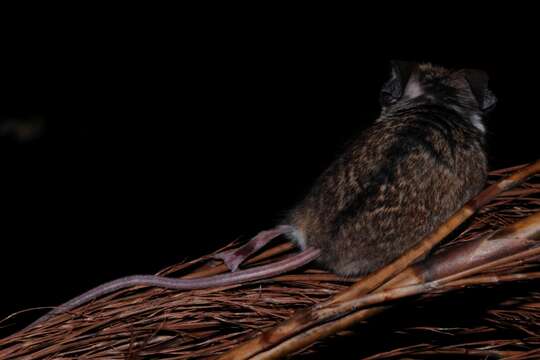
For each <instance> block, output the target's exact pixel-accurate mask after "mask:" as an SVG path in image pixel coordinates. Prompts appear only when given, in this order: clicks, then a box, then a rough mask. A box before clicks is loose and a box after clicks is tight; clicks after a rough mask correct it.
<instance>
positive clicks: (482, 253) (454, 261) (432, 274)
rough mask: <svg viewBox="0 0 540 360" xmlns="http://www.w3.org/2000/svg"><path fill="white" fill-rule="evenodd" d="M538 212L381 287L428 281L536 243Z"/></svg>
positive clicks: (539, 229)
mask: <svg viewBox="0 0 540 360" xmlns="http://www.w3.org/2000/svg"><path fill="white" fill-rule="evenodd" d="M538 240H540V212H538V213H535V214H533V215H531V216H528V217H526V218H524V219H522V220H520V221H517V222H515V223H513V224H511V225H508V226H507V227H505V228H503V229H501V230H498V231H495V232H494V233H492V234H490V235H488V236H485V237H483V238H481V239H478V240H475V241H470V242H467V243H464V244H462V245H460V246H456V247H454V248H451V249H449V250H446V251H443V252H442V253H439V254H437V255H434V256H431V257H430V258H428V259H426V260H425V261H422V262H421V263H418V264H416V265H414V266H411V267H409V268H407V269H406V270H405V271H402V272H401V273H400V274H399V275H397V276H396V277H394V278H393V279H392V280H390V281H388V282H387V283H386V284H384V286H383V287H382V288H385V289H387V288H392V287H398V286H405V285H411V284H417V283H421V282H428V281H431V280H435V279H440V278H443V277H445V276H449V275H451V274H454V273H456V272H460V271H463V270H466V269H467V268H470V267H471V266H478V265H481V264H482V263H483V262H486V261H493V260H494V259H497V258H501V257H503V256H505V255H507V254H515V253H517V252H519V251H522V250H525V249H527V248H529V247H531V246H535V245H537V244H540V242H539V241H538Z"/></svg>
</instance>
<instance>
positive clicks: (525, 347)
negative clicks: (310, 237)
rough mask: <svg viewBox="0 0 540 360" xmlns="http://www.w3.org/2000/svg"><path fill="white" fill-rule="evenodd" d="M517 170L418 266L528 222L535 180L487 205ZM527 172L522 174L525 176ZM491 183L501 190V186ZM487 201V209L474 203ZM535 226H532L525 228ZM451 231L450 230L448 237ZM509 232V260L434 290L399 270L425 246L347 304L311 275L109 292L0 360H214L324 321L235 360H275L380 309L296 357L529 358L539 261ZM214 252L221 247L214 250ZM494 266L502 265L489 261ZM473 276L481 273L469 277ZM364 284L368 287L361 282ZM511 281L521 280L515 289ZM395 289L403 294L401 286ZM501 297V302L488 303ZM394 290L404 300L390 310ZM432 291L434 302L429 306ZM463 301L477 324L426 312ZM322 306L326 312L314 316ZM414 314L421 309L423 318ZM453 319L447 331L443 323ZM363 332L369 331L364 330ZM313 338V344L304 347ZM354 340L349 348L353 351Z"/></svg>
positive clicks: (202, 266) (539, 309)
mask: <svg viewBox="0 0 540 360" xmlns="http://www.w3.org/2000/svg"><path fill="white" fill-rule="evenodd" d="M523 169H524V167H523V166H520V167H514V168H510V169H502V170H498V171H494V172H492V173H491V176H490V182H491V184H492V187H491V188H489V189H488V193H487V194H488V195H489V196H487V197H484V198H480V201H478V198H477V200H476V202H474V203H473V205H474V206H475V207H477V208H480V210H479V211H478V212H477V213H476V214H475V215H473V211H470V210H468V211H466V212H464V213H462V214H461V215H460V216H461V217H460V218H459V221H456V222H454V223H453V224H454V227H453V228H446V229H444V231H443V232H441V234H439V236H438V237H439V238H438V239H437V240H436V241H433V242H432V243H431V245H430V247H432V246H434V245H435V244H436V243H437V242H438V241H440V240H441V239H442V238H444V237H445V236H446V235H448V234H450V236H449V237H448V238H447V239H446V240H445V242H444V243H442V244H440V245H438V246H437V248H435V249H434V252H433V255H432V256H431V257H430V258H429V259H435V258H436V257H439V256H440V257H441V259H442V258H443V257H444V256H445V254H448V252H452V251H457V252H459V251H460V249H463V248H462V246H470V244H482V243H483V244H484V245H485V244H486V241H488V240H486V239H487V238H488V237H490V238H491V239H492V240H493V239H496V238H497V236H498V235H496V234H495V231H496V230H499V229H502V228H503V227H507V228H508V229H512V224H516V223H518V224H524V221H525V222H526V221H527V220H524V219H532V220H535V219H536V218H535V214H536V213H537V212H538V211H540V176H534V177H531V178H530V179H529V180H528V181H527V182H525V183H522V184H521V185H519V186H517V187H515V188H514V189H512V190H508V191H505V192H502V193H500V194H498V195H497V196H496V197H495V198H493V196H494V195H495V194H496V193H497V191H496V190H497V189H498V190H504V189H505V188H506V187H507V186H509V185H514V184H511V183H510V182H508V181H506V182H504V181H503V182H502V183H501V182H497V181H499V180H500V179H501V178H502V177H503V176H507V175H508V174H511V173H516V172H517V173H518V174H520V173H521V174H522V175H519V176H515V177H514V178H513V179H514V180H515V181H516V182H518V181H521V180H523V178H524V177H526V176H528V175H530V174H531V173H532V172H529V173H528V174H525V175H523V174H524V172H523ZM528 169H529V170H530V167H529V168H528ZM501 184H503V185H504V188H501ZM488 198H489V199H490V201H489V202H487V201H488V200H486V199H488ZM486 202H487V203H486ZM536 217H537V216H536ZM467 218H470V219H469V220H468V222H467V223H465V224H464V225H461V226H460V227H458V226H459V224H460V223H461V222H463V221H464V220H466V219H467ZM520 221H521V222H520ZM535 223H536V222H535V221H532V224H535ZM530 226H534V225H530ZM456 227H457V228H458V230H454V229H455V228H456ZM514 228H515V226H514ZM525 228H527V227H525ZM531 228H532V227H528V229H531ZM508 229H507V230H508ZM514 230H515V231H517V234H520V236H518V237H515V236H514V237H513V236H508V234H516V232H511V231H510V233H508V232H507V234H506V235H505V234H504V232H503V233H502V235H504V236H498V238H499V239H500V241H509V242H508V244H510V243H511V244H514V245H515V247H514V248H511V249H513V250H512V251H513V253H512V252H511V251H510V250H511V249H510V248H508V249H509V250H508V251H509V252H508V253H506V254H505V253H504V252H501V251H499V253H498V254H499V255H500V256H499V255H497V256H495V255H494V254H495V250H496V249H495V248H494V247H492V248H491V250H492V251H493V253H492V255H493V256H492V257H491V258H488V259H487V260H486V261H485V262H484V263H476V267H477V268H476V270H475V271H471V267H470V266H469V267H467V266H465V267H463V266H462V267H461V268H459V267H457V266H456V267H454V268H453V269H458V268H459V269H460V271H458V272H457V274H459V273H461V274H462V275H461V276H457V275H455V274H456V272H454V273H453V274H454V276H455V277H454V278H450V279H448V278H447V279H446V280H444V281H443V282H439V283H436V284H434V283H433V280H434V279H436V277H435V278H433V277H430V276H431V275H429V276H427V275H428V273H422V270H421V269H420V267H418V266H419V265H417V266H416V268H413V269H410V270H405V271H404V269H405V268H406V267H407V266H408V265H409V264H410V263H411V262H413V261H414V260H415V259H416V258H417V257H418V256H421V255H422V254H423V252H425V251H427V250H429V248H430V247H424V248H422V251H419V252H417V253H416V255H414V256H410V257H409V258H408V259H407V261H404V262H403V263H401V265H400V267H399V268H397V267H395V268H394V269H392V271H391V272H389V273H387V274H386V275H384V276H380V275H379V277H378V278H377V281H374V282H372V283H366V279H363V282H362V283H361V287H360V288H361V289H362V291H358V289H359V287H358V285H357V286H356V287H354V288H353V289H354V290H353V291H354V295H353V296H351V294H353V293H349V295H347V296H344V295H343V294H344V293H345V291H347V290H348V289H349V288H350V286H351V285H352V284H353V283H354V282H355V281H356V280H358V279H344V278H340V277H338V276H335V275H333V274H330V273H327V272H324V271H321V270H319V269H317V268H316V267H315V266H306V267H304V268H302V269H299V270H297V271H294V272H292V273H289V274H286V275H280V276H276V277H273V278H271V279H266V280H260V281H256V282H252V283H247V284H241V285H231V286H227V287H221V288H213V289H205V290H192V291H172V290H164V289H157V288H144V287H138V288H132V289H126V290H121V291H118V292H116V293H114V294H111V295H109V296H106V297H103V298H101V299H98V300H96V301H93V302H91V303H89V304H87V305H84V306H82V307H80V308H78V309H76V310H74V311H71V312H69V313H64V314H60V315H58V316H55V317H53V318H51V319H48V320H47V321H44V322H43V323H40V324H39V325H38V326H36V327H33V328H30V329H28V330H25V331H23V332H17V333H14V334H13V335H11V336H8V337H6V338H4V339H0V358H1V359H24V358H27V359H47V358H50V359H52V358H54V359H59V358H61V359H67V358H84V359H125V358H131V359H136V358H146V357H149V358H157V359H188V358H215V357H216V356H220V355H225V354H226V353H227V352H230V351H231V350H233V349H235V351H238V350H239V349H240V350H241V349H242V346H240V345H241V344H245V342H246V341H248V340H249V341H251V343H253V341H254V339H258V337H257V336H258V335H260V334H261V331H268V330H269V329H272V328H274V327H275V326H276V325H277V324H280V323H281V324H287V323H288V322H287V320H288V319H290V318H291V317H293V316H295V314H297V313H298V312H299V311H302V313H304V312H305V311H306V309H319V310H321V311H322V314H323V315H324V316H326V317H321V318H320V319H323V318H324V321H319V322H312V323H310V324H309V326H306V327H305V328H303V329H299V328H296V329H295V331H292V332H291V333H290V334H291V336H285V337H283V339H281V340H280V341H275V342H273V343H272V342H270V343H267V344H270V346H266V345H265V347H263V348H260V349H258V350H257V351H255V352H253V353H252V354H248V355H246V356H245V358H250V357H253V356H257V357H259V358H272V356H274V355H272V354H271V353H272V351H276V349H277V352H276V353H274V354H278V355H279V354H281V355H283V354H290V353H291V351H299V350H300V349H299V348H297V347H291V348H287V344H286V343H287V341H291V340H293V341H295V336H297V335H299V334H301V335H303V336H305V335H306V334H307V335H309V334H311V333H314V332H317V331H319V330H320V329H321V326H319V325H322V326H329V325H330V326H332V325H335V324H336V322H339V321H342V320H343V319H346V318H347V317H351V316H353V317H354V316H357V317H358V318H356V319H354V321H352V322H351V324H352V323H357V322H358V321H359V320H365V319H367V318H368V316H373V315H375V314H380V313H382V312H383V310H390V311H389V312H385V313H384V314H383V315H382V316H379V317H377V323H376V324H372V323H370V321H368V322H367V323H365V324H363V325H360V326H356V327H354V328H353V331H343V330H345V329H349V326H350V325H349V324H347V325H346V326H344V327H343V328H342V327H338V328H337V330H336V329H334V330H333V331H331V332H329V333H328V335H330V334H333V335H334V336H332V337H330V338H329V339H327V340H324V341H318V342H316V343H314V341H310V342H308V343H307V344H308V345H310V347H309V348H304V349H303V350H302V353H301V354H302V355H301V356H307V357H309V356H314V354H317V353H320V352H324V351H325V349H327V348H330V349H331V348H332V343H334V342H336V341H341V342H347V340H348V339H354V340H352V344H353V346H354V349H355V352H356V354H357V356H355V358H358V357H359V356H364V357H369V358H372V359H379V358H380V359H385V358H403V357H417V358H423V357H429V356H438V355H441V356H442V355H448V356H450V357H451V358H452V356H453V358H456V357H457V355H459V356H465V355H464V354H467V355H470V356H476V357H487V358H489V357H493V358H496V357H502V356H504V357H509V356H511V358H516V359H528V358H534V356H535V354H536V355H537V356H538V353H539V351H538V348H539V344H540V341H539V336H540V330H539V329H538V323H539V322H540V293H538V292H535V291H534V290H533V289H534V287H535V286H537V284H538V281H536V282H534V281H535V280H534V278H536V277H537V275H538V272H539V271H540V265H539V264H540V259H539V254H538V253H537V252H536V251H537V248H535V247H534V244H533V243H531V241H535V240H534V236H532V235H534V234H532V235H531V234H527V236H523V235H525V234H526V232H524V231H523V227H519V226H518V228H517V229H514ZM520 231H521V232H520ZM499 235H501V233H499ZM535 236H536V235H535ZM505 239H506V240H505ZM516 239H517V240H516ZM493 244H494V242H493ZM489 245H491V244H489ZM234 246H237V244H236V243H232V244H229V245H228V246H227V248H230V247H234ZM488 248H489V247H488ZM479 249H480V250H481V249H482V248H479ZM484 249H486V248H484ZM222 250H224V249H220V250H218V251H222ZM480 250H478V251H480ZM499 250H500V247H499ZM218 251H216V253H217V252H218ZM291 251H294V249H293V246H292V245H290V244H288V243H281V244H278V245H276V246H274V247H272V248H271V249H269V250H267V251H265V252H263V253H262V254H260V255H258V256H254V257H253V258H252V259H250V260H248V262H247V263H246V266H257V265H261V264H266V263H268V262H270V261H275V260H276V259H280V258H282V257H283V256H286V255H287V254H289V253H290V252H291ZM461 251H463V250H461ZM527 251H528V252H527ZM507 255H508V256H507ZM510 255H514V258H509V256H510ZM211 258H212V254H209V255H206V256H203V257H201V258H199V259H196V260H193V261H190V262H187V263H183V264H178V265H174V266H171V267H169V268H167V269H164V270H163V271H161V272H160V273H159V274H160V275H164V276H175V277H184V278H189V277H198V276H209V275H212V274H218V273H223V272H225V271H227V269H226V267H225V266H224V265H217V266H215V265H214V262H213V260H211ZM504 258H506V261H502V260H501V259H504ZM427 261H428V262H429V261H430V260H427ZM445 261H446V260H445ZM496 261H499V262H498V263H497V262H496ZM440 264H442V260H441V261H438V262H435V265H433V263H432V265H430V266H431V269H433V267H434V266H436V265H440ZM462 265H463V264H462ZM480 266H484V268H478V267H480ZM464 269H466V270H464ZM464 271H469V272H468V273H464ZM398 273H400V274H401V275H400V276H399V277H396V278H394V280H392V281H391V282H389V285H385V286H382V287H380V285H381V284H384V283H385V282H386V281H387V280H388V279H390V278H392V276H393V275H395V274H398ZM379 274H380V273H379ZM423 276H424V277H423ZM425 276H427V277H425ZM367 279H368V281H370V280H369V277H368V278H367ZM371 279H373V277H371ZM381 279H382V280H381ZM521 280H527V281H529V282H528V283H525V284H523V281H521ZM371 281H372V280H371ZM497 281H499V282H501V281H505V283H504V284H496V285H495V284H494V282H497ZM366 284H368V285H369V286H366ZM391 284H393V286H391ZM479 284H484V286H483V287H482V288H480V289H477V288H475V289H469V288H467V290H463V288H464V287H465V286H471V285H479ZM529 284H533V285H529ZM405 285H409V287H408V288H407V287H404V286H405ZM411 286H416V288H412V287H411ZM378 287H379V288H380V289H381V290H379V292H373V293H372V295H366V294H368V293H369V291H370V290H372V289H377V288H378ZM366 289H369V290H366ZM404 289H405V290H404ZM459 289H461V290H459ZM501 289H504V290H501ZM412 290H415V291H416V292H415V291H412ZM348 291H351V290H350V289H349V290H348ZM381 291H384V293H382V292H381ZM448 291H451V292H450V293H448ZM501 291H502V293H503V294H506V295H505V296H500V295H501V294H499V293H501ZM405 292H407V296H409V299H407V300H406V301H403V300H400V301H398V302H396V300H398V299H401V298H402V296H401V295H403V294H404V293H405ZM441 293H445V295H444V296H440V295H441ZM470 293H475V294H476V295H478V297H479V298H480V299H485V300H486V301H485V304H484V303H483V304H482V306H481V307H480V308H481V310H478V311H479V314H476V313H475V316H472V317H469V318H467V316H466V315H465V317H466V318H465V319H463V316H460V313H462V314H465V313H466V311H465V310H466V309H467V303H465V304H463V305H461V306H460V307H459V311H456V314H455V317H453V318H452V319H448V318H447V317H445V316H441V317H440V319H436V317H434V316H433V313H434V312H435V313H437V312H438V311H440V313H441V314H444V313H447V312H448V310H447V307H445V306H447V304H445V301H448V299H452V301H453V302H456V301H461V300H460V299H468V300H470V299H469V298H468V297H467V294H470ZM337 294H340V295H339V297H337V298H334V299H336V300H332V301H329V299H331V298H332V297H333V296H335V295H337ZM381 294H384V295H381ZM494 294H497V296H494ZM413 295H414V296H413ZM369 296H371V298H369ZM411 296H413V297H412V298H411ZM351 301H356V303H353V302H351ZM325 304H331V306H330V307H324V306H322V305H325ZM315 305H316V306H315ZM395 305H399V306H395ZM347 306H348V308H347ZM366 306H367V308H366ZM420 307H421V308H420ZM426 308H430V309H431V310H430V312H429V314H427V315H426V316H424V315H423V313H424V312H425V309H426ZM474 308H475V309H478V307H474ZM401 309H406V310H404V311H406V312H407V315H408V316H398V315H396V312H397V311H398V310H401ZM419 309H421V311H420V310H419ZM338 310H339V311H338ZM340 311H341V312H340ZM359 314H360V315H359ZM296 316H298V315H296ZM17 319H18V317H17V316H12V317H9V318H8V319H5V320H4V321H3V322H2V323H0V325H3V326H7V325H9V324H10V323H13V322H16V321H17ZM397 320H399V321H397ZM289 321H290V320H289ZM456 321H457V322H459V324H454V322H456ZM449 324H450V325H449ZM374 325H376V328H377V329H378V330H377V331H374ZM368 329H369V330H368ZM338 331H339V332H338ZM375 334H382V335H384V336H385V338H392V339H394V338H395V339H397V340H396V341H395V343H392V342H383V343H381V342H378V341H375V340H373V339H372V337H373V336H376V335H375ZM434 334H435V335H437V340H436V341H432V340H430V339H433V336H434ZM321 338H322V337H318V336H315V337H314V339H321ZM303 339H306V337H304V338H303ZM358 339H361V342H359V340H358ZM266 340H268V339H265V341H266ZM270 340H271V339H270ZM296 340H298V339H296ZM313 343H314V344H313ZM398 343H399V344H398ZM284 345H285V347H283V346H284ZM244 346H245V345H244ZM280 346H281V348H279V347H280ZM302 347H305V346H302ZM280 349H281V350H280ZM283 349H286V352H284V353H281V352H280V351H283ZM293 349H296V350H293ZM257 353H258V355H256V354H257ZM233 354H238V353H234V352H233ZM244 354H246V353H244ZM232 358H242V357H232Z"/></svg>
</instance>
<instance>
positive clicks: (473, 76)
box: [463, 69, 497, 112]
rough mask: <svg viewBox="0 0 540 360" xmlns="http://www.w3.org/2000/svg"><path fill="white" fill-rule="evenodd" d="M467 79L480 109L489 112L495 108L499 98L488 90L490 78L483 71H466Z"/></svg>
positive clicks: (464, 71)
mask: <svg viewBox="0 0 540 360" xmlns="http://www.w3.org/2000/svg"><path fill="white" fill-rule="evenodd" d="M463 74H464V75H465V79H466V80H467V82H468V83H469V87H470V88H471V91H472V93H473V95H474V98H475V99H476V102H477V103H478V106H479V107H480V110H482V111H484V112H488V111H490V110H492V109H493V108H494V107H495V104H496V103H497V98H496V97H495V95H493V93H492V92H491V90H489V88H488V81H489V76H488V75H487V74H486V72H484V71H482V70H474V69H465V70H463Z"/></svg>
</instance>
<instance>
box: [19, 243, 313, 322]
mask: <svg viewBox="0 0 540 360" xmlns="http://www.w3.org/2000/svg"><path fill="white" fill-rule="evenodd" d="M319 253H320V250H318V249H314V248H309V249H305V250H304V251H302V252H301V253H298V254H295V255H292V256H289V257H288V258H286V259H283V260H281V261H276V262H274V263H271V264H267V265H263V266H257V267H254V268H251V269H247V270H241V271H236V272H234V273H227V274H220V275H214V276H209V277H205V278H198V279H173V278H166V277H162V276H156V275H132V276H126V277H123V278H120V279H116V280H113V281H110V282H107V283H105V284H102V285H99V286H96V287H95V288H93V289H91V290H88V291H87V292H85V293H83V294H81V295H79V296H77V297H75V298H73V299H71V300H69V301H67V302H65V303H63V304H62V305H60V306H58V307H56V308H54V309H52V310H51V311H49V312H48V313H47V314H45V315H43V316H42V317H40V318H39V319H37V320H36V321H34V322H33V323H31V324H30V325H28V326H26V327H25V328H24V329H23V330H26V329H29V328H31V327H33V326H34V325H37V324H39V323H41V322H43V321H45V320H47V319H50V318H51V317H53V316H55V315H58V314H61V313H64V312H66V311H70V310H73V309H75V308H77V307H79V306H81V305H84V304H86V303H88V302H90V301H92V300H94V299H96V298H98V297H101V296H104V295H107V294H110V293H112V292H115V291H117V290H121V289H125V288H128V287H132V286H155V287H160V288H166V289H175V290H195V289H205V288H211V287H220V286H227V285H233V284H240V283H244V282H248V281H255V280H260V279H265V278H269V277H272V276H276V275H279V274H282V273H285V272H287V271H292V270H294V269H297V268H299V267H301V266H303V265H305V264H307V263H310V262H311V261H313V260H315V259H316V258H317V257H318V256H319Z"/></svg>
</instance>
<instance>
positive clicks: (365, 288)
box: [220, 160, 540, 360]
mask: <svg viewBox="0 0 540 360" xmlns="http://www.w3.org/2000/svg"><path fill="white" fill-rule="evenodd" d="M538 172H540V160H537V161H536V162H534V163H533V164H531V165H529V166H526V167H524V168H521V169H520V170H518V171H517V172H516V173H514V174H512V175H510V176H508V177H505V178H504V179H502V180H500V181H498V182H496V183H494V184H493V185H490V186H488V187H487V188H486V189H485V190H484V191H482V192H481V193H480V194H479V195H477V196H476V197H475V198H473V199H472V200H470V201H469V202H468V203H467V204H465V206H464V207H463V208H462V209H461V210H459V211H458V212H457V213H455V214H454V215H453V216H452V217H451V218H450V219H449V220H448V221H447V222H446V223H445V224H443V225H442V226H441V227H439V229H437V230H436V231H435V232H434V233H432V234H431V235H429V236H428V237H427V238H425V239H424V240H423V241H422V242H420V243H419V244H418V245H416V246H415V247H413V248H412V249H411V250H409V251H407V252H406V253H405V254H404V255H402V256H401V257H399V258H398V259H397V260H395V261H394V262H392V263H391V264H389V265H388V266H385V267H384V268H382V269H380V270H379V271H377V272H375V273H373V274H372V275H370V276H367V277H366V278H364V279H361V280H360V281H358V282H357V283H356V284H354V285H353V286H351V287H350V288H349V289H348V290H347V291H345V292H343V293H341V294H338V295H337V296H335V297H334V298H332V299H331V300H330V301H329V302H326V303H324V304H323V305H330V304H334V303H336V302H343V301H347V300H350V299H354V298H357V297H359V296H360V295H363V294H366V293H369V292H370V291H372V290H374V289H376V288H377V287H379V286H381V285H382V284H384V282H386V281H387V280H388V279H390V278H391V277H392V276H394V275H396V274H398V273H400V272H401V271H403V270H404V269H405V268H406V267H408V266H409V265H410V264H411V263H412V262H414V261H415V260H416V259H418V258H420V257H422V256H423V255H425V254H426V253H428V252H429V251H430V250H431V249H432V248H433V247H434V246H435V245H436V244H438V243H439V242H440V241H441V240H442V239H444V238H445V237H446V236H447V235H448V234H449V233H451V232H452V231H453V230H454V229H456V228H457V227H458V226H459V225H460V224H462V223H463V222H464V221H465V220H467V219H468V218H469V217H471V216H472V215H473V214H474V213H475V212H476V211H477V210H478V209H479V208H480V207H482V206H483V205H485V204H487V203H488V202H489V201H491V200H492V199H493V198H495V196H497V195H498V194H500V193H501V192H503V191H506V190H509V189H511V188H513V187H514V186H516V185H518V184H519V183H520V182H522V181H523V180H525V179H527V178H528V177H529V176H531V175H533V174H535V173H538ZM352 315H354V314H352ZM352 315H349V316H347V317H345V318H342V319H340V320H344V321H343V323H342V324H347V325H346V326H350V325H352V324H353V323H354V322H355V321H358V320H356V319H355V318H354V317H352ZM359 318H360V320H361V319H363V316H359ZM345 319H346V320H345ZM340 320H338V321H340ZM351 320H352V322H351ZM311 321H312V318H311V316H310V312H309V310H308V311H302V312H300V313H299V314H298V315H296V316H294V317H292V318H291V319H289V320H288V321H285V322H284V323H282V324H280V325H278V326H276V327H274V328H273V329H270V330H268V331H265V332H264V333H263V334H262V335H260V336H257V337H256V338H254V339H252V340H249V341H248V342H246V343H244V344H242V345H240V346H237V347H236V348H234V349H233V350H232V351H230V352H228V353H226V354H224V355H223V356H221V357H220V359H221V360H227V359H230V360H233V359H235V360H236V359H238V360H241V359H248V358H250V357H252V356H254V355H255V354H257V353H259V352H261V351H264V350H266V349H268V348H271V347H273V346H276V345H277V344H280V343H281V342H283V341H285V340H287V339H289V338H290V337H292V336H294V335H295V334H296V333H298V329H299V328H303V327H305V325H306V323H310V322H311ZM323 326H324V327H325V329H321V330H322V331H320V332H317V329H316V328H315V329H311V330H308V332H307V333H305V335H306V338H309V339H310V340H312V341H311V342H314V341H316V340H319V339H321V338H322V337H324V336H328V335H331V334H333V332H332V331H333V329H332V328H331V327H330V326H329V324H325V325H323ZM337 328H338V329H339V330H341V329H343V328H344V327H341V326H338V327H337ZM309 334H312V336H311V337H310V336H309ZM309 344H310V342H307V341H304V343H303V344H302V345H299V344H296V345H295V346H292V347H288V349H287V351H288V352H287V353H286V354H290V353H292V352H294V351H297V350H300V349H302V348H303V347H305V346H307V345H309ZM269 358H273V357H269Z"/></svg>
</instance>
